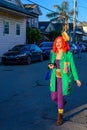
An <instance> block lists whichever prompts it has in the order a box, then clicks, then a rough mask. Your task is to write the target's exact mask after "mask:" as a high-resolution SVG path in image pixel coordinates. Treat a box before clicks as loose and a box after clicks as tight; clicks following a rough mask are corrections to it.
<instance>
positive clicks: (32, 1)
mask: <svg viewBox="0 0 87 130" xmlns="http://www.w3.org/2000/svg"><path fill="white" fill-rule="evenodd" d="M27 1H29V2H31V3H33V4H36V5H38V6H39V7H41V8H43V9H45V10H48V11H50V12H53V13H55V11H53V10H50V9H48V8H46V7H44V6H42V5H40V4H37V3H35V2H33V1H31V0H27ZM85 8H86V7H85ZM70 19H73V18H72V17H71V18H70ZM76 21H77V22H81V21H79V20H77V19H76Z"/></svg>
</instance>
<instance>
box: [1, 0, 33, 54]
mask: <svg viewBox="0 0 87 130" xmlns="http://www.w3.org/2000/svg"><path fill="white" fill-rule="evenodd" d="M33 16H34V15H33V14H31V13H30V12H29V11H27V10H26V9H25V8H24V6H23V4H22V3H21V1H20V0H0V56H1V55H2V54H3V53H4V52H6V51H7V50H8V49H10V48H11V47H13V46H14V45H17V44H25V43H26V18H27V17H28V18H29V17H33Z"/></svg>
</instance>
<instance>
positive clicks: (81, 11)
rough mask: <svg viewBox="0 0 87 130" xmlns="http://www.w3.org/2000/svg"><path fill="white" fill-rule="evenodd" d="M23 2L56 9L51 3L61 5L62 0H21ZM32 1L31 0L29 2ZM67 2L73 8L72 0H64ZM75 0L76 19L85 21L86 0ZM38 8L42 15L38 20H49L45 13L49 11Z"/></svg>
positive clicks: (86, 17) (86, 16)
mask: <svg viewBox="0 0 87 130" xmlns="http://www.w3.org/2000/svg"><path fill="white" fill-rule="evenodd" d="M21 1H22V3H23V4H33V3H32V2H34V3H37V4H39V5H41V6H43V7H45V8H47V9H49V10H52V11H56V10H55V9H54V7H53V5H55V4H57V5H60V6H61V3H62V2H63V1H64V0H30V1H29V0H21ZM31 1H32V2H31ZM65 1H67V2H68V3H69V9H70V10H71V9H74V0H65ZM76 1H77V8H76V9H77V11H78V16H77V17H76V19H77V20H78V21H79V22H84V21H85V22H87V0H84V1H83V0H76ZM40 10H41V12H42V15H41V16H40V17H39V21H49V20H50V19H49V18H47V16H46V14H48V13H51V12H50V11H48V10H46V9H44V8H42V7H40Z"/></svg>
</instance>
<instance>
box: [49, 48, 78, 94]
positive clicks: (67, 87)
mask: <svg viewBox="0 0 87 130" xmlns="http://www.w3.org/2000/svg"><path fill="white" fill-rule="evenodd" d="M55 59H56V53H54V52H51V56H50V63H54V62H55ZM65 63H66V64H67V66H68V72H65V71H64V67H65ZM60 72H61V76H62V92H63V95H68V94H69V93H70V92H71V90H72V83H73V78H74V80H75V81H76V80H78V75H77V71H76V66H75V63H74V59H73V54H72V53H71V52H70V51H69V52H67V53H63V54H62V58H61V60H60ZM50 90H51V91H54V92H55V91H56V68H53V69H52V71H51V78H50Z"/></svg>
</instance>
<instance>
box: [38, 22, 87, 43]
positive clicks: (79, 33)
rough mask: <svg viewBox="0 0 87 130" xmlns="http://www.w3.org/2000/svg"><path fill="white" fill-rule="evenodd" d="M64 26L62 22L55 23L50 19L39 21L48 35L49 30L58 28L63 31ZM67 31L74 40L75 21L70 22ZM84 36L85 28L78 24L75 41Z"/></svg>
mask: <svg viewBox="0 0 87 130" xmlns="http://www.w3.org/2000/svg"><path fill="white" fill-rule="evenodd" d="M86 27H87V26H86ZM86 27H85V29H87V28H86ZM62 28H63V24H62V23H53V22H50V21H40V22H39V29H40V30H41V32H42V33H43V34H45V35H46V36H47V35H48V34H49V32H51V31H56V30H57V31H59V33H61V32H62ZM86 31H87V30H86ZM67 33H68V34H69V36H70V41H73V23H69V30H68V31H67ZM82 37H83V29H82V27H79V26H77V27H76V29H75V41H81V40H82ZM84 37H85V36H84Z"/></svg>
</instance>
